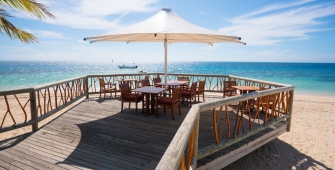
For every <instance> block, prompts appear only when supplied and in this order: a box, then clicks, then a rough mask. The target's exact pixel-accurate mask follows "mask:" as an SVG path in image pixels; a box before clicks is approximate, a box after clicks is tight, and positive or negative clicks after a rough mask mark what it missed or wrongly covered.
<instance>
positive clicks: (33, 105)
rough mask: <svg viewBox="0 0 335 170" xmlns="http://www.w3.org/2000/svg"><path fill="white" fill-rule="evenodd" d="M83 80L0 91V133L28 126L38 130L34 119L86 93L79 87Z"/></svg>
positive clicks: (54, 111) (59, 108)
mask: <svg viewBox="0 0 335 170" xmlns="http://www.w3.org/2000/svg"><path fill="white" fill-rule="evenodd" d="M85 79H86V77H78V78H74V79H69V80H65V81H60V82H56V83H51V84H47V85H43V86H38V87H34V88H26V89H15V90H8V91H0V98H3V100H4V102H2V99H0V120H1V126H0V133H1V132H5V131H10V130H13V129H17V128H21V127H25V126H30V125H32V130H33V131H36V130H38V122H40V121H42V120H44V119H45V118H47V117H49V116H51V115H52V114H54V113H56V112H58V111H59V110H61V109H63V108H65V107H66V106H68V105H70V104H72V103H73V102H75V101H77V100H79V99H80V98H82V97H83V96H85V95H86V94H88V92H87V91H85V89H86V88H84V87H83V86H84V80H85ZM28 104H29V108H28V107H26V106H27V105H28ZM15 105H18V106H19V107H14V106H15ZM22 115H23V116H24V119H22V118H21V117H22ZM10 120H11V121H10ZM20 120H21V121H20Z"/></svg>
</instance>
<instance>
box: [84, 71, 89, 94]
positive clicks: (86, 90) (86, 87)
mask: <svg viewBox="0 0 335 170" xmlns="http://www.w3.org/2000/svg"><path fill="white" fill-rule="evenodd" d="M85 81H86V83H84V86H85V88H84V89H85V93H86V99H88V98H89V97H90V96H89V94H88V76H86V77H85Z"/></svg>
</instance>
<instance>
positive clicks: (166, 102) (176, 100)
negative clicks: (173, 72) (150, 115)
mask: <svg viewBox="0 0 335 170" xmlns="http://www.w3.org/2000/svg"><path fill="white" fill-rule="evenodd" d="M180 97H181V87H177V88H174V89H173V90H172V97H159V98H158V99H157V100H156V115H158V114H159V110H158V106H163V107H164V113H165V111H166V109H165V108H166V107H169V108H171V115H172V120H174V115H173V114H174V113H173V112H174V108H175V107H177V106H178V111H179V115H181V113H180Z"/></svg>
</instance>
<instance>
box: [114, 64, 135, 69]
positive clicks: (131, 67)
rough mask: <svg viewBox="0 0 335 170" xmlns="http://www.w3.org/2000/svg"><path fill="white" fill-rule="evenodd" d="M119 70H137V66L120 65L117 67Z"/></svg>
mask: <svg viewBox="0 0 335 170" xmlns="http://www.w3.org/2000/svg"><path fill="white" fill-rule="evenodd" d="M118 67H119V69H135V68H137V65H133V66H126V65H124V64H123V65H121V66H118Z"/></svg>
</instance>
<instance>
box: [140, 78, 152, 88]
mask: <svg viewBox="0 0 335 170" xmlns="http://www.w3.org/2000/svg"><path fill="white" fill-rule="evenodd" d="M141 84H142V87H145V86H151V85H150V81H149V79H143V80H141Z"/></svg>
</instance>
